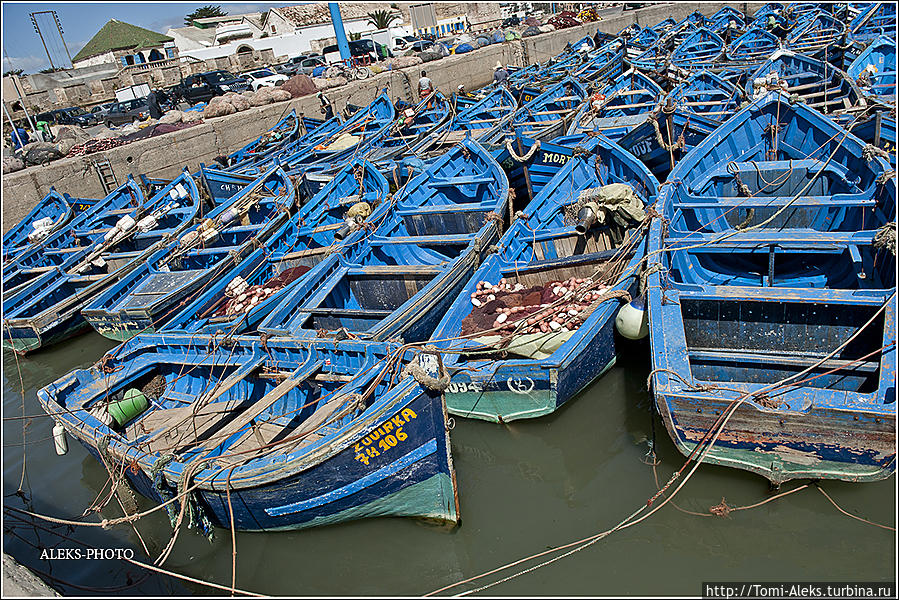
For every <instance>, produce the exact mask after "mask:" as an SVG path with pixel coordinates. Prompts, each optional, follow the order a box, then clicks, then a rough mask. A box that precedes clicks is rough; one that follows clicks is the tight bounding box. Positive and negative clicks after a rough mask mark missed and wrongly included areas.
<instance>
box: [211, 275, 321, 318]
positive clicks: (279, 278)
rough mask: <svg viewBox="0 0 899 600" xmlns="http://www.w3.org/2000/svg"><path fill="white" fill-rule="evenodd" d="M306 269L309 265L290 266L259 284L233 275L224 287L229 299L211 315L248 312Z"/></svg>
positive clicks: (230, 314) (294, 279) (222, 315)
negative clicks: (250, 282)
mask: <svg viewBox="0 0 899 600" xmlns="http://www.w3.org/2000/svg"><path fill="white" fill-rule="evenodd" d="M307 271H309V267H306V266H299V267H292V268H290V269H286V270H284V271H282V272H281V274H280V275H276V276H275V277H272V278H271V279H269V280H268V281H266V282H265V283H263V284H260V285H250V284H249V283H247V281H246V280H245V279H244V278H243V277H235V278H234V279H232V280H231V282H230V283H229V284H228V285H227V287H226V288H225V297H226V298H230V299H229V300H227V301H226V302H225V303H224V304H223V305H222V307H221V308H219V309H218V311H216V313H215V314H214V315H213V316H214V317H225V316H228V317H230V316H234V315H240V314H243V313H246V312H249V311H250V310H252V309H253V307H255V306H256V305H257V304H259V303H261V302H263V301H265V300H266V299H267V298H268V297H269V296H272V295H273V294H275V293H277V292H278V291H280V290H282V289H283V288H285V287H287V285H289V284H290V283H292V282H294V281H296V280H297V279H299V278H300V277H302V276H303V275H304V274H305V273H306V272H307Z"/></svg>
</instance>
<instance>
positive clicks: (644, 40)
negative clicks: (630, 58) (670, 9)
mask: <svg viewBox="0 0 899 600" xmlns="http://www.w3.org/2000/svg"><path fill="white" fill-rule="evenodd" d="M671 22H672V24H673V23H674V21H673V20H672V21H671ZM658 39H659V33H658V31H656V30H655V29H654V28H652V27H644V28H643V29H641V30H640V33H638V34H637V35H635V36H633V37H631V39H630V40H628V44H629V45H631V46H633V47H635V48H639V49H641V50H646V49H647V48H649V47H650V46H652V45H653V44H655V43H656V42H657V41H658Z"/></svg>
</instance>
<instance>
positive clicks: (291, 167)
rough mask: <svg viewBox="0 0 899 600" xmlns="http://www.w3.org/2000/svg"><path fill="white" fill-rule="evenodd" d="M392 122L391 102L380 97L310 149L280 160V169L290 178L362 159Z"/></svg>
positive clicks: (394, 118) (303, 149)
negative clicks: (358, 157)
mask: <svg viewBox="0 0 899 600" xmlns="http://www.w3.org/2000/svg"><path fill="white" fill-rule="evenodd" d="M395 120H396V111H395V110H394V107H393V103H391V101H390V98H388V97H387V95H386V94H383V93H382V94H381V95H379V96H378V97H377V98H375V100H374V101H373V102H372V103H371V104H369V105H368V106H367V107H365V108H363V109H361V110H359V111H357V112H356V113H355V114H354V115H353V117H352V118H351V119H350V120H348V121H347V122H346V123H345V124H344V125H343V126H342V127H340V128H339V129H337V130H336V131H334V132H332V133H330V134H328V135H327V136H325V138H324V139H322V140H319V143H317V144H316V145H314V146H308V145H307V146H305V147H303V148H302V149H299V150H298V151H297V152H295V153H294V154H292V155H290V156H286V157H283V158H281V159H280V164H282V165H283V167H284V170H285V171H287V173H288V174H290V175H291V176H294V177H299V176H301V175H303V174H304V173H305V172H306V171H308V170H310V169H313V170H315V169H317V170H322V169H328V168H331V169H333V168H337V167H340V166H342V165H344V164H346V163H347V162H349V161H350V160H352V159H353V158H354V157H357V156H362V154H363V153H364V151H365V150H367V149H368V148H369V147H370V146H371V144H372V143H373V142H374V141H375V140H377V139H380V138H381V136H383V135H385V132H387V131H388V130H389V128H390V127H391V126H393V124H394V121H395Z"/></svg>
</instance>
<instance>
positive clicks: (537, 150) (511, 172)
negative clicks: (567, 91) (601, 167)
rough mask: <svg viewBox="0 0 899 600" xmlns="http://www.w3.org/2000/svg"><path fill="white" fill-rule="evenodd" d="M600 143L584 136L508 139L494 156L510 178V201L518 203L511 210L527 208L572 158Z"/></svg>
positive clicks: (517, 136) (596, 139)
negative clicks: (511, 198) (511, 192)
mask: <svg viewBox="0 0 899 600" xmlns="http://www.w3.org/2000/svg"><path fill="white" fill-rule="evenodd" d="M600 139H601V136H598V135H597V136H590V135H586V134H576V135H563V136H559V137H556V138H553V139H551V140H535V139H533V138H529V137H526V136H523V135H521V134H516V135H515V136H514V137H511V138H507V139H506V146H505V151H504V152H494V153H493V156H494V158H496V159H497V161H499V162H500V164H501V165H502V166H503V169H504V170H505V171H506V175H508V177H509V188H510V189H511V190H512V191H513V192H514V194H513V197H514V198H515V199H516V200H518V199H521V201H519V202H516V205H515V207H513V208H516V207H520V208H526V207H527V204H528V203H529V202H530V201H531V200H533V199H534V198H535V197H536V196H537V195H538V194H539V193H540V191H541V190H542V189H543V188H544V187H545V186H546V185H547V184H548V183H549V182H550V181H551V180H552V179H553V177H555V176H556V173H558V172H559V169H561V168H562V167H563V166H564V165H565V163H567V162H568V161H569V160H571V157H572V156H575V155H579V154H584V153H587V152H589V151H590V150H592V149H593V147H594V146H595V145H596V144H598V143H599V140H600ZM513 212H514V211H513Z"/></svg>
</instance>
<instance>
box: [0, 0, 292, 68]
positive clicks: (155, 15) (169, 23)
mask: <svg viewBox="0 0 899 600" xmlns="http://www.w3.org/2000/svg"><path fill="white" fill-rule="evenodd" d="M209 4H213V5H220V6H221V7H222V10H224V11H225V12H227V13H229V14H241V13H250V12H263V11H266V10H268V9H270V8H272V7H274V6H289V5H291V4H298V3H297V2H293V3H290V2H274V3H248V2H218V1H216V0H205V1H203V0H201V1H200V2H118V3H113V2H99V3H87V2H6V1H4V2H3V32H2V33H3V36H2V40H3V72H4V73H5V72H6V71H9V70H11V69H24V71H25V73H36V72H38V71H40V70H41V69H46V68H49V67H50V61H49V60H48V59H47V53H46V52H45V51H44V47H43V45H42V44H41V39H40V37H38V35H37V33H36V32H35V31H34V27H33V26H32V24H31V17H30V16H29V13H32V12H39V11H45V10H55V11H56V13H57V15H58V16H59V22H60V25H62V30H63V36H64V38H65V43H66V46H67V47H68V49H69V54H71V55H72V56H75V55H76V54H77V53H78V51H79V50H81V48H83V47H84V45H85V44H87V42H88V41H90V39H91V38H92V37H94V34H96V33H97V32H98V31H99V30H100V28H101V27H103V25H105V24H106V22H107V21H109V20H110V19H118V20H119V21H124V22H125V23H130V24H132V25H138V26H139V27H144V28H146V29H151V30H153V31H156V32H158V33H162V34H164V33H165V32H166V31H167V30H168V29H169V28H171V27H183V26H184V16H185V15H187V14H190V13H192V12H193V11H194V10H196V9H197V8H200V7H201V6H206V5H209ZM38 24H39V25H40V27H41V32H42V33H43V34H44V38H45V39H47V41H48V44H47V45H48V49H49V51H50V55H51V56H52V57H53V62H54V64H55V65H56V66H57V67H58V66H60V65H58V64H56V63H57V57H61V58H62V60H63V61H65V62H66V63H67V62H68V59H67V58H66V53H65V49H64V48H63V46H62V43H61V41H60V40H59V34H58V33H57V31H56V25H55V24H54V23H53V18H52V16H50V15H39V16H38ZM63 66H66V67H68V66H70V65H69V64H65V65H63Z"/></svg>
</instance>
